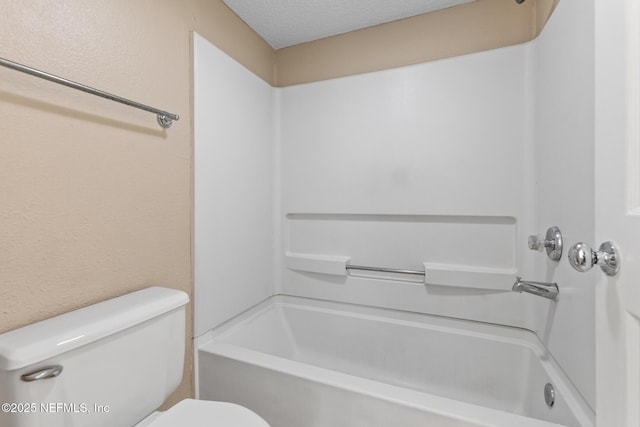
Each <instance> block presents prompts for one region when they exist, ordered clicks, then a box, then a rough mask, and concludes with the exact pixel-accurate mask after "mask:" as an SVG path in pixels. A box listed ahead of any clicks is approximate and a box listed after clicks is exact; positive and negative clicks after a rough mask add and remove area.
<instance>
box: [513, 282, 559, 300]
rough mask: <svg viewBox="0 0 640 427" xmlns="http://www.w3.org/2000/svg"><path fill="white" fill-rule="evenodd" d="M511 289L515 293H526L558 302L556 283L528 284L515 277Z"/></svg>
mask: <svg viewBox="0 0 640 427" xmlns="http://www.w3.org/2000/svg"><path fill="white" fill-rule="evenodd" d="M511 289H512V290H513V291H515V292H527V293H530V294H533V295H538V296H540V297H543V298H548V299H551V300H554V301H558V293H559V292H560V291H559V290H558V284H557V283H551V282H530V281H528V280H522V278H521V277H516V282H515V283H514V284H513V288H511Z"/></svg>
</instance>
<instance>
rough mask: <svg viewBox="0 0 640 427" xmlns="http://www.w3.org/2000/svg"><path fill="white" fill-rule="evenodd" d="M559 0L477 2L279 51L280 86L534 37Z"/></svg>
mask: <svg viewBox="0 0 640 427" xmlns="http://www.w3.org/2000/svg"><path fill="white" fill-rule="evenodd" d="M558 1H559V0H527V1H526V2H525V3H523V4H520V5H518V4H517V3H516V2H515V1H513V0H477V1H474V2H472V3H467V4H463V5H460V6H456V7H452V8H449V9H443V10H439V11H437V12H433V13H426V14H423V15H418V16H415V17H412V18H406V19H402V20H399V21H394V22H389V23H386V24H381V25H376V26H373V27H369V28H364V29H361V30H357V31H352V32H350V33H346V34H339V35H337V36H332V37H326V38H324V39H320V40H316V41H313V42H309V43H302V44H299V45H295V46H291V47H288V48H284V49H279V50H277V51H276V76H275V80H276V84H277V86H290V85H295V84H301V83H308V82H312V81H317V80H325V79H331V78H335V77H344V76H349V75H353V74H360V73H366V72H370V71H378V70H385V69H389V68H394V67H400V66H403V65H408V64H419V63H422V62H427V61H434V60H437V59H443V58H450V57H454V56H459V55H464V54H468V53H473V52H480V51H483V50H490V49H495V48H499V47H505V46H511V45H514V44H519V43H523V42H526V41H529V40H531V39H533V38H535V37H536V36H537V35H538V34H539V33H540V31H542V28H543V27H544V25H545V23H546V22H547V20H548V19H549V16H550V15H551V12H552V11H553V8H554V7H555V5H556V4H557V3H558Z"/></svg>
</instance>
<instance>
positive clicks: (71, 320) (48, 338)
mask: <svg viewBox="0 0 640 427" xmlns="http://www.w3.org/2000/svg"><path fill="white" fill-rule="evenodd" d="M188 302H189V297H188V296H187V294H186V293H184V292H181V291H177V290H174V289H167V288H161V287H152V288H147V289H143V290H141V291H137V292H133V293H130V294H127V295H123V296H121V297H118V298H114V299H111V300H108V301H104V302H101V303H98V304H95V305H91V306H88V307H85V308H82V309H79V310H76V311H73V312H70V313H66V314H63V315H60V316H57V317H53V318H51V319H48V320H44V321H42V322H38V323H34V324H32V325H29V326H25V327H23V328H20V329H16V330H14V331H11V332H7V333H4V334H1V335H0V404H2V409H1V410H0V426H2V427H45V426H46V427H107V426H108V427H131V426H134V425H135V424H136V423H137V422H138V421H140V420H142V419H143V418H144V417H146V416H147V415H148V414H150V413H152V412H153V411H154V410H155V409H157V408H158V407H159V406H160V405H161V404H162V403H163V402H164V401H165V399H166V398H167V396H169V395H170V394H171V393H172V392H173V391H174V390H175V389H176V388H177V386H178V385H179V384H180V381H181V379H182V372H183V366H184V350H185V305H186V304H187V303H188ZM51 366H53V367H57V366H60V367H62V371H61V372H60V373H59V375H57V376H52V377H51V378H43V379H37V380H32V381H25V379H29V378H28V377H25V378H23V376H25V375H28V374H33V373H37V372H40V371H42V369H43V368H47V367H51Z"/></svg>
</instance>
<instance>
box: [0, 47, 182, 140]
mask: <svg viewBox="0 0 640 427" xmlns="http://www.w3.org/2000/svg"><path fill="white" fill-rule="evenodd" d="M0 65H2V66H3V67H6V68H10V69H12V70H16V71H20V72H22V73H26V74H30V75H32V76H35V77H39V78H41V79H45V80H49V81H50V82H53V83H58V84H61V85H64V86H67V87H70V88H72V89H77V90H81V91H83V92H86V93H90V94H91V95H96V96H100V97H102V98H106V99H109V100H111V101H115V102H119V103H121V104H125V105H128V106H130V107H134V108H138V109H140V110H144V111H148V112H150V113H153V114H156V115H157V118H158V124H159V125H160V126H162V127H163V128H168V127H170V126H171V124H172V123H173V121H174V120H180V116H178V115H177V114H172V113H168V112H166V111H163V110H159V109H157V108H153V107H149V106H148V105H144V104H140V103H139V102H135V101H131V100H129V99H126V98H122V97H120V96H116V95H112V94H110V93H108V92H104V91H102V90H99V89H95V88H92V87H90V86H86V85H83V84H80V83H76V82H74V81H71V80H67V79H63V78H62V77H58V76H54V75H53V74H49V73H45V72H44V71H40V70H36V69H35V68H31V67H28V66H26V65H22V64H18V63H17V62H13V61H9V60H8V59H4V58H0Z"/></svg>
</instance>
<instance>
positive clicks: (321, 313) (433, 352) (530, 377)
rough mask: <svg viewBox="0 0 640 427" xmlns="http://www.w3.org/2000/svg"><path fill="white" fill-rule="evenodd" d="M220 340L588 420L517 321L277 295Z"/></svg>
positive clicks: (487, 403)
mask: <svg viewBox="0 0 640 427" xmlns="http://www.w3.org/2000/svg"><path fill="white" fill-rule="evenodd" d="M231 325H234V326H231ZM212 339H213V341H215V342H220V343H225V344H227V345H232V346H236V347H239V348H244V349H248V350H251V351H254V352H258V353H261V354H267V355H271V356H274V357H277V358H282V359H286V360H291V361H293V362H296V363H302V364H306V365H311V366H314V367H319V368H323V369H327V370H331V371H335V372H340V373H344V374H348V375H351V376H357V377H360V378H365V379H369V380H373V381H377V382H381V383H385V384H389V385H393V386H399V387H403V388H406V389H409V390H414V391H417V392H422V393H429V394H433V395H437V396H442V397H445V398H450V399H455V400H456V401H461V402H468V403H471V404H474V405H479V406H482V407H487V408H493V409H496V410H499V411H504V412H508V413H512V414H518V415H522V416H524V417H530V418H536V419H541V420H548V421H553V422H558V423H561V424H563V425H567V426H579V425H581V424H582V425H584V423H580V422H578V420H577V418H576V416H575V415H574V411H573V410H572V409H570V408H569V405H568V404H567V402H566V401H565V396H566V394H567V393H569V394H573V393H574V390H571V386H570V385H569V386H566V385H565V381H562V380H559V379H558V378H552V375H553V374H554V373H553V372H551V373H550V372H549V366H551V367H553V361H552V360H551V359H550V357H549V356H548V355H547V354H546V353H545V351H544V346H543V345H542V344H541V343H540V342H539V340H538V338H537V337H536V335H535V334H533V333H531V332H529V331H525V330H521V329H517V328H510V327H504V326H498V325H490V324H483V323H479V322H471V321H465V320H459V319H451V318H442V317H438V316H430V315H422V314H416V313H409V312H401V311H395V310H388V309H379V308H372V307H364V306H357V305H351V304H342V303H329V302H319V301H314V300H309V299H305V298H295V297H275V298H272V299H271V300H270V301H268V302H267V303H264V304H262V305H259V306H258V307H256V308H255V309H254V310H251V311H250V312H248V313H246V314H245V315H243V316H240V318H239V319H238V320H237V321H234V322H231V323H230V324H228V325H225V326H223V327H221V328H219V329H218V330H216V331H214V332H213V334H212ZM547 382H551V383H553V384H554V385H555V386H556V387H557V388H558V385H557V384H556V383H560V384H559V389H560V390H562V391H563V393H558V397H557V399H556V404H555V405H554V407H553V408H549V407H548V406H547V405H546V403H545V402H544V398H543V388H544V385H545V384H546V383H547ZM576 399H577V400H579V399H580V398H579V396H578V397H577V398H572V400H573V401H574V402H575V401H576ZM578 406H579V405H578ZM574 407H575V405H574ZM574 409H575V408H574ZM583 418H584V417H583Z"/></svg>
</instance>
